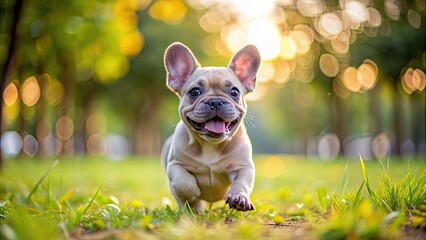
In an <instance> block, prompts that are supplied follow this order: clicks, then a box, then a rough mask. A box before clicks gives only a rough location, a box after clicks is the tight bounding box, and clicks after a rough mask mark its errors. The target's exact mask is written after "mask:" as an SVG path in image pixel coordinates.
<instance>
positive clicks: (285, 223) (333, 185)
mask: <svg viewBox="0 0 426 240" xmlns="http://www.w3.org/2000/svg"><path fill="white" fill-rule="evenodd" d="M255 165H256V180H255V188H254V191H253V194H252V196H251V198H252V201H253V202H254V205H255V208H256V210H255V211H251V212H245V213H241V212H237V211H235V210H230V209H229V208H228V207H227V206H226V205H225V203H224V201H220V202H217V203H214V204H212V205H211V206H209V207H208V209H207V211H206V213H205V214H201V215H196V214H194V213H193V212H192V211H191V210H190V209H178V207H177V206H176V204H175V202H174V200H173V198H172V196H171V194H170V192H169V189H168V185H167V177H166V175H165V173H164V171H163V169H162V166H161V163H160V161H159V159H158V158H156V157H151V158H136V157H134V158H132V159H129V160H126V161H120V162H114V161H109V160H105V159H89V158H82V159H59V161H54V160H42V159H38V160H34V159H19V160H8V161H7V162H6V164H5V166H4V168H3V169H2V172H1V174H0V236H1V239H263V238H267V239H424V237H425V236H426V233H425V225H426V220H425V219H426V186H425V185H426V176H425V175H426V173H425V167H426V162H425V161H424V159H422V158H419V159H412V160H411V161H403V160H399V159H390V160H387V159H386V160H383V161H381V162H380V161H376V160H370V161H363V160H360V159H339V160H334V161H326V162H324V161H318V160H313V159H306V158H305V157H299V156H281V155H265V156H263V155H258V156H256V157H255Z"/></svg>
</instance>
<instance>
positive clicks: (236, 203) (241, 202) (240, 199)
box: [225, 193, 254, 212]
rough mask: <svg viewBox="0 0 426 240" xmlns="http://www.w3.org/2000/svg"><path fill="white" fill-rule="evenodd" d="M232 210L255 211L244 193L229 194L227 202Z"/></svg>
mask: <svg viewBox="0 0 426 240" xmlns="http://www.w3.org/2000/svg"><path fill="white" fill-rule="evenodd" d="M225 203H227V204H228V205H229V207H230V208H233V209H236V210H238V211H243V212H245V211H252V210H254V206H253V204H252V203H251V202H250V198H249V197H248V196H247V195H245V194H244V193H229V194H228V196H227V197H226V202H225Z"/></svg>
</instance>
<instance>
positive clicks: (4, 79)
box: [0, 0, 24, 170]
mask: <svg viewBox="0 0 426 240" xmlns="http://www.w3.org/2000/svg"><path fill="white" fill-rule="evenodd" d="M3 4H4V3H3ZM3 4H2V5H3ZM23 4H24V0H16V1H15V5H14V7H13V15H12V19H11V21H10V22H11V24H10V30H9V46H8V50H7V55H6V60H5V61H4V64H3V68H2V72H1V79H0V81H1V96H2V97H3V91H4V89H5V88H6V85H7V84H8V76H9V73H10V69H11V66H12V65H13V58H14V56H15V47H16V46H15V45H16V42H17V35H18V34H17V28H18V23H19V19H20V18H21V12H22V6H23ZM1 15H3V16H2V17H1V18H2V23H3V24H4V22H5V21H4V19H3V18H4V16H5V14H3V13H1ZM0 121H1V126H3V103H1V104H0ZM3 130H4V129H0V142H1V134H2V133H3ZM3 157H4V156H3V153H2V152H1V151H0V170H1V169H2V166H3Z"/></svg>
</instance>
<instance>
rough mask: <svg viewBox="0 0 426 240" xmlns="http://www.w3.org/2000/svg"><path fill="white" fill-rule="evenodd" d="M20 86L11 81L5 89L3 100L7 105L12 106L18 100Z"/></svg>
mask: <svg viewBox="0 0 426 240" xmlns="http://www.w3.org/2000/svg"><path fill="white" fill-rule="evenodd" d="M18 97H19V96H18V88H16V86H15V84H14V83H13V82H11V83H9V84H8V85H7V87H6V88H5V89H4V91H3V101H4V103H5V104H6V106H8V107H10V106H12V105H13V104H15V103H16V101H17V100H18Z"/></svg>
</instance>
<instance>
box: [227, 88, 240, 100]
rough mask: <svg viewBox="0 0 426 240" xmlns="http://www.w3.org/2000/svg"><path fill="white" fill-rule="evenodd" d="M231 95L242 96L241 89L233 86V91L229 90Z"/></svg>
mask: <svg viewBox="0 0 426 240" xmlns="http://www.w3.org/2000/svg"><path fill="white" fill-rule="evenodd" d="M229 95H231V97H234V98H236V97H238V96H240V91H238V89H237V88H232V89H231V91H230V92H229Z"/></svg>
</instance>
